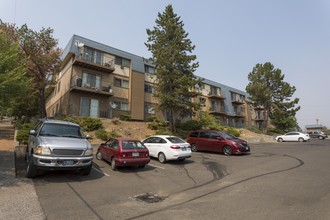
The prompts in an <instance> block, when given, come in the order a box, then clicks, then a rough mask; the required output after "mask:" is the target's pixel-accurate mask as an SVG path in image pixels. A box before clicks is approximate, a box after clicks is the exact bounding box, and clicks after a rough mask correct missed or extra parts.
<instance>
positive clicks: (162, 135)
mask: <svg viewBox="0 0 330 220" xmlns="http://www.w3.org/2000/svg"><path fill="white" fill-rule="evenodd" d="M150 137H161V138H168V137H177V136H174V135H169V134H168V135H166V134H159V135H152V136H150ZM150 137H148V138H150Z"/></svg>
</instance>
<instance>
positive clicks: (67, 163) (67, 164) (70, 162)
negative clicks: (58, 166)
mask: <svg viewBox="0 0 330 220" xmlns="http://www.w3.org/2000/svg"><path fill="white" fill-rule="evenodd" d="M73 164H74V162H73V160H63V165H64V166H69V165H73Z"/></svg>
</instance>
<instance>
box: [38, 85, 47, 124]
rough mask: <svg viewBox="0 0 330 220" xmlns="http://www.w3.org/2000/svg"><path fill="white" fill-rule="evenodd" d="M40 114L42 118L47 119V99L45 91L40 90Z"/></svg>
mask: <svg viewBox="0 0 330 220" xmlns="http://www.w3.org/2000/svg"><path fill="white" fill-rule="evenodd" d="M39 114H40V118H45V117H47V113H46V98H45V90H44V89H39Z"/></svg>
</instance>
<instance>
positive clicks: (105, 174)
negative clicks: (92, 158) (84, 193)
mask: <svg viewBox="0 0 330 220" xmlns="http://www.w3.org/2000/svg"><path fill="white" fill-rule="evenodd" d="M93 169H94V170H96V171H97V172H99V173H102V174H103V175H104V176H110V175H109V174H107V173H104V172H103V171H102V170H99V169H96V168H95V167H93Z"/></svg>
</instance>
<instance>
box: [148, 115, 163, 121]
mask: <svg viewBox="0 0 330 220" xmlns="http://www.w3.org/2000/svg"><path fill="white" fill-rule="evenodd" d="M146 121H147V122H154V121H155V122H160V119H159V118H157V117H156V116H150V117H148V118H147V119H146Z"/></svg>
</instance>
